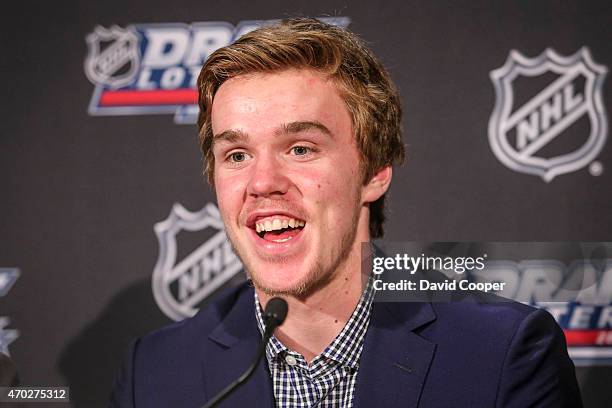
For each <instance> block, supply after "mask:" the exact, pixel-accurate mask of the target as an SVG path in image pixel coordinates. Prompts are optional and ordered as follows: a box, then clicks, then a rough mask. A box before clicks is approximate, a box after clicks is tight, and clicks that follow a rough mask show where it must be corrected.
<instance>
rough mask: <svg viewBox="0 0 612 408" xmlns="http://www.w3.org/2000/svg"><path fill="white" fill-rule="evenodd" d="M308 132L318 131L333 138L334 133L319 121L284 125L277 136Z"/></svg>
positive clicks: (277, 132)
mask: <svg viewBox="0 0 612 408" xmlns="http://www.w3.org/2000/svg"><path fill="white" fill-rule="evenodd" d="M307 130H318V131H320V132H321V133H323V134H325V135H327V136H332V133H331V132H330V131H329V129H328V128H327V127H326V126H325V125H324V124H322V123H321V122H317V121H301V122H291V123H284V124H283V125H282V126H281V128H280V129H279V130H278V131H276V132H275V133H276V134H277V135H278V134H292V133H300V132H305V131H307Z"/></svg>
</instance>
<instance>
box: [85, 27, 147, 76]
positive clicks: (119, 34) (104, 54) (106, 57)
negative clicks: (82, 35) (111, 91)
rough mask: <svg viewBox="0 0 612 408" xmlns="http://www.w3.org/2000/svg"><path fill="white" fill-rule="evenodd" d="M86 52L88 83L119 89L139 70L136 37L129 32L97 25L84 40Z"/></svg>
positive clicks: (119, 28)
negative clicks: (87, 49)
mask: <svg viewBox="0 0 612 408" xmlns="http://www.w3.org/2000/svg"><path fill="white" fill-rule="evenodd" d="M86 41H87V47H88V48H89V53H88V54H87V58H86V59H85V74H86V75H87V78H89V80H90V81H91V82H93V83H94V84H97V85H106V86H108V87H110V88H119V87H122V86H124V85H127V84H129V83H130V82H132V80H133V79H134V77H135V75H136V74H137V73H138V70H139V68H140V52H139V50H138V36H137V35H136V34H135V33H134V32H133V31H131V30H129V29H127V30H126V29H123V28H121V27H118V26H113V27H111V28H110V29H106V28H104V27H101V26H97V27H96V28H95V29H94V32H93V33H91V34H89V35H88V36H87V38H86Z"/></svg>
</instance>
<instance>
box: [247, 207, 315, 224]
mask: <svg viewBox="0 0 612 408" xmlns="http://www.w3.org/2000/svg"><path fill="white" fill-rule="evenodd" d="M272 215H279V216H282V217H289V218H295V219H296V220H300V221H305V220H304V218H302V217H299V216H297V215H295V214H293V213H291V212H288V211H283V210H265V211H264V210H259V211H254V212H252V213H250V214H249V216H248V217H247V220H246V226H247V227H249V228H255V223H256V222H257V220H258V219H260V218H265V217H270V216H272Z"/></svg>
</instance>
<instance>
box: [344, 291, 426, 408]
mask: <svg viewBox="0 0 612 408" xmlns="http://www.w3.org/2000/svg"><path fill="white" fill-rule="evenodd" d="M433 320H435V314H434V312H433V309H432V307H431V304H429V303H416V302H415V303H400V302H398V303H383V302H376V300H375V301H374V303H373V304H372V315H371V319H370V325H369V327H368V332H367V334H366V338H365V342H364V347H363V352H362V354H361V360H360V363H359V373H358V374H357V384H356V389H355V398H354V400H353V402H354V403H353V407H355V408H363V407H376V406H378V407H389V408H393V407H416V406H417V405H418V403H419V398H420V396H421V391H422V388H423V385H424V384H425V380H426V377H427V372H428V371H429V366H430V364H431V361H432V359H433V356H434V352H435V349H436V345H435V344H434V343H431V342H429V341H428V340H425V339H423V338H422V337H420V336H419V335H418V334H416V333H414V330H416V329H417V328H419V327H421V326H423V325H425V324H427V323H429V322H432V321H433Z"/></svg>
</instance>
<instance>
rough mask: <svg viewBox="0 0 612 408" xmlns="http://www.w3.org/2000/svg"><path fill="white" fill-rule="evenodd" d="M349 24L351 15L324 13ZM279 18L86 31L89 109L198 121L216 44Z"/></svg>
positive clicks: (179, 121) (338, 22)
mask: <svg viewBox="0 0 612 408" xmlns="http://www.w3.org/2000/svg"><path fill="white" fill-rule="evenodd" d="M319 20H321V21H324V22H326V23H329V24H333V25H337V26H341V27H346V26H348V25H349V23H350V19H349V18H348V17H321V18H319ZM274 21H278V20H251V21H242V22H240V23H238V24H237V25H236V26H233V25H232V24H230V23H227V22H224V21H216V22H200V23H192V24H191V25H188V24H182V23H162V24H134V25H129V26H128V27H126V28H121V27H118V26H113V27H111V28H110V29H106V28H104V27H100V26H98V27H96V28H95V29H94V31H93V32H92V33H90V34H89V35H87V37H86V42H87V46H88V49H89V51H88V54H87V57H86V59H85V66H84V68H85V74H86V76H87V78H88V79H89V80H90V81H91V82H92V83H93V84H94V85H95V88H94V92H93V95H92V98H91V101H90V103H89V114H90V115H93V116H97V115H143V114H174V122H175V123H177V124H193V123H196V121H197V114H198V105H197V101H198V94H197V91H196V89H197V86H196V83H197V78H198V75H199V72H200V69H201V67H202V65H203V63H204V61H205V60H206V59H207V58H208V56H209V55H210V54H212V53H213V52H214V51H215V50H216V49H218V48H220V47H223V46H226V45H228V44H231V43H232V42H233V41H235V40H236V39H237V38H239V37H240V36H242V35H243V34H246V33H247V32H249V31H252V30H254V29H256V28H257V27H260V26H261V25H265V24H269V23H272V22H274Z"/></svg>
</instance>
